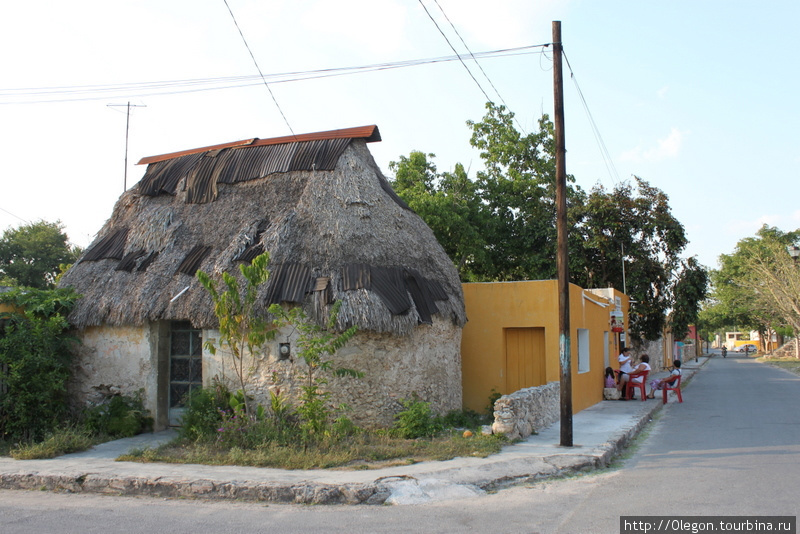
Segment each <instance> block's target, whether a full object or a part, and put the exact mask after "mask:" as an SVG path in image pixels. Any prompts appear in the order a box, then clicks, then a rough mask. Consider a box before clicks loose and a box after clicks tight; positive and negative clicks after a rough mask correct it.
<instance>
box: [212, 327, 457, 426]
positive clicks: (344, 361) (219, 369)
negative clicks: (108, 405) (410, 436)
mask: <svg viewBox="0 0 800 534" xmlns="http://www.w3.org/2000/svg"><path fill="white" fill-rule="evenodd" d="M218 335H219V334H218V332H216V331H204V333H203V338H204V339H217V337H218ZM297 337H298V335H297V332H295V331H291V330H287V329H285V330H282V331H279V333H278V335H277V336H276V338H275V340H274V341H273V342H271V343H270V344H269V346H268V347H267V350H266V351H265V353H264V354H262V355H261V356H260V357H259V358H256V359H254V360H252V359H248V362H247V364H248V365H251V364H252V367H253V373H252V374H251V375H250V377H249V381H248V392H249V393H250V394H252V395H253V396H254V398H255V400H256V401H257V402H259V403H261V404H264V405H265V407H266V406H269V392H270V391H273V392H275V393H280V394H281V395H283V396H284V398H285V399H286V400H287V401H288V402H290V403H292V404H293V405H295V406H296V405H297V403H298V400H299V397H300V394H301V393H302V391H301V389H300V387H301V386H302V385H303V384H304V382H303V377H305V376H307V372H308V367H307V366H306V364H305V363H304V361H303V359H302V358H301V357H300V356H299V354H298V347H297ZM287 342H288V343H289V346H290V357H289V358H288V359H285V360H281V359H280V356H279V354H280V344H281V343H287ZM204 358H205V359H206V364H205V365H204V367H203V371H204V373H206V372H208V374H206V375H205V378H204V379H205V380H209V381H210V380H212V379H213V377H217V378H224V380H225V381H226V382H227V383H228V385H229V386H230V387H231V388H232V389H237V388H238V386H237V385H236V382H235V380H236V375H235V374H232V373H231V371H230V369H231V367H230V361H231V360H230V356H229V355H228V354H227V353H226V351H225V350H217V352H216V355H211V354H210V353H208V352H204ZM330 359H332V360H333V362H334V363H333V366H334V367H343V368H347V369H353V370H356V371H360V372H362V373H363V374H364V376H363V377H362V378H353V377H333V376H331V375H330V374H328V375H327V378H328V384H327V385H326V386H324V387H325V388H326V390H327V391H330V392H331V394H332V395H331V399H330V407H331V409H335V408H337V407H338V406H340V405H343V404H344V405H346V406H347V410H346V411H345V412H344V415H346V416H347V417H348V418H349V419H351V420H352V421H353V422H354V423H356V424H357V425H359V426H362V427H365V428H376V427H388V426H391V425H392V423H393V421H394V416H395V415H396V414H397V413H398V412H399V411H401V410H402V409H403V406H402V404H401V402H400V401H401V400H403V399H411V398H412V397H413V396H414V395H416V396H418V397H419V398H420V399H421V400H423V401H426V402H430V403H431V408H432V409H433V410H434V411H436V412H437V413H440V414H444V413H447V412H448V411H450V410H460V409H461V407H462V397H461V391H462V386H461V328H459V327H458V326H456V325H454V324H453V323H452V321H449V320H442V319H440V318H438V317H437V318H434V320H433V324H432V325H420V326H418V327H417V328H415V329H414V330H413V332H412V333H411V334H410V335H407V336H397V335H393V334H386V333H384V334H381V333H376V332H368V331H364V332H358V333H357V334H356V335H355V336H354V337H353V338H352V339H351V340H350V342H349V343H348V344H347V345H346V346H345V347H343V348H342V349H340V350H339V351H338V352H337V353H336V354H335V355H334V356H333V357H332V358H330Z"/></svg>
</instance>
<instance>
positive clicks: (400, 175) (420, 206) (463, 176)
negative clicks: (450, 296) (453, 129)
mask: <svg viewBox="0 0 800 534" xmlns="http://www.w3.org/2000/svg"><path fill="white" fill-rule="evenodd" d="M434 157H435V156H434V155H433V154H425V153H423V152H417V151H414V152H411V154H410V155H409V156H408V157H406V156H400V159H399V161H392V162H391V163H389V168H390V169H391V170H392V171H393V172H394V180H393V181H392V187H393V188H394V190H395V192H397V194H398V195H399V196H400V197H401V198H402V199H403V200H404V201H405V202H406V203H407V204H408V206H409V207H410V208H411V209H412V210H414V212H416V213H417V215H419V216H420V217H422V218H423V219H424V220H425V222H426V223H427V224H428V226H429V227H430V228H431V230H433V233H434V235H435V236H436V239H437V241H438V242H439V243H440V244H441V245H442V247H443V248H444V250H445V252H446V253H447V255H448V256H449V257H450V259H452V260H453V263H455V265H456V267H457V268H458V270H459V274H460V276H461V279H462V280H478V279H480V276H481V274H480V273H483V272H485V271H486V270H487V268H488V267H487V254H486V249H487V243H486V239H485V237H484V233H483V228H484V227H485V225H486V214H485V212H484V210H483V205H482V203H481V199H480V197H478V195H477V187H476V184H475V183H474V182H473V181H472V180H470V179H469V177H468V176H467V173H466V171H465V170H464V166H463V165H461V164H460V163H459V164H456V166H455V169H454V171H453V172H451V173H448V172H445V173H441V174H440V173H438V172H437V170H436V165H435V164H434V163H433V158H434Z"/></svg>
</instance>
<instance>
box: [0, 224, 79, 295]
mask: <svg viewBox="0 0 800 534" xmlns="http://www.w3.org/2000/svg"><path fill="white" fill-rule="evenodd" d="M63 228H64V227H63V225H62V224H61V222H59V221H56V222H54V223H49V222H45V221H38V222H34V223H29V224H23V225H21V226H19V227H17V228H14V229H10V230H6V231H5V232H4V233H3V236H2V238H0V283H2V284H4V285H11V286H23V287H33V288H38V289H47V288H51V287H53V286H54V284H55V281H56V277H57V275H58V274H59V272H61V266H63V265H68V264H72V263H74V262H75V260H77V259H78V257H79V256H80V253H81V250H80V248H78V247H75V246H70V244H69V242H68V239H67V236H66V234H64V232H63Z"/></svg>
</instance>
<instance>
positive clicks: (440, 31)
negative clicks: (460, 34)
mask: <svg viewBox="0 0 800 534" xmlns="http://www.w3.org/2000/svg"><path fill="white" fill-rule="evenodd" d="M419 5H421V6H422V9H424V10H425V13H426V14H427V15H428V18H429V19H431V22H433V25H434V26H436V29H437V30H439V33H441V34H442V37H444V40H445V41H447V44H448V45H449V46H450V48H451V49H452V50H453V53H454V54H456V55H457V56H458V60H459V61H460V62H461V64H462V65H464V68H465V69H467V72H468V73H469V77H470V78H472V81H473V82H475V85H477V86H478V89H480V90H481V93H483V96H485V97H486V101H487V102H491V101H492V99H491V98H489V95H487V94H486V91H484V90H483V86H481V84H480V82H479V81H478V79H477V78H475V75H474V74H472V71H471V70H469V67H468V66H467V64H466V63H465V62H464V60H463V59H461V56H460V55H459V53H458V50H456V49H455V47H454V46H453V43H451V42H450V39H448V38H447V35H445V34H444V32H443V31H442V28H441V27H440V26H439V23H438V22H436V19H434V18H433V16H432V15H431V12H430V11H428V8H427V7H426V6H425V4H423V3H422V0H419Z"/></svg>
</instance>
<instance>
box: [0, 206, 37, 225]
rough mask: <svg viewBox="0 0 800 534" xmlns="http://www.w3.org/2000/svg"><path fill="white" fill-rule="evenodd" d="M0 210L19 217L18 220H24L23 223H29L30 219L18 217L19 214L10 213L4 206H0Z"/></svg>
mask: <svg viewBox="0 0 800 534" xmlns="http://www.w3.org/2000/svg"><path fill="white" fill-rule="evenodd" d="M0 211H3V212H5V213H8V214H9V215H11V216H12V217H16V218H17V219H19V220H20V221H22V222H24V223H28V224H30V221H28V220H27V219H23V218H22V217H20V216H19V215H15V214H13V213H11V212H10V211H8V210H7V209H5V208H0Z"/></svg>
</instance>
